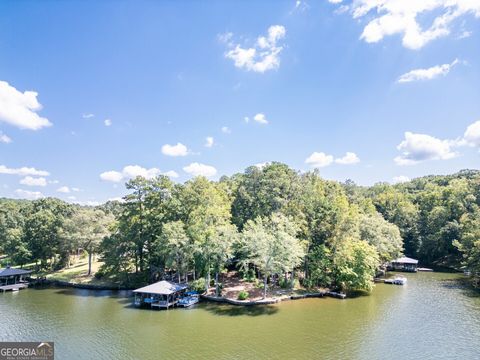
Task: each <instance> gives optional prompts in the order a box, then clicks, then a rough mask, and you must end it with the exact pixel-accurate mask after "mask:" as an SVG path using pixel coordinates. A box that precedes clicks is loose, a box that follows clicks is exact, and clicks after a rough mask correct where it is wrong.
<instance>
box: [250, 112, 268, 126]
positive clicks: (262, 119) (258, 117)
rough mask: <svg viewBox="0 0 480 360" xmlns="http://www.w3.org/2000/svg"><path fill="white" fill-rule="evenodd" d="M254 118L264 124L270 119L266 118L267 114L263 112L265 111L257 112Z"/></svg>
mask: <svg viewBox="0 0 480 360" xmlns="http://www.w3.org/2000/svg"><path fill="white" fill-rule="evenodd" d="M253 120H255V121H256V122H258V123H259V124H264V125H266V124H268V120H267V119H266V117H265V114H263V113H258V114H256V115H255V116H254V117H253Z"/></svg>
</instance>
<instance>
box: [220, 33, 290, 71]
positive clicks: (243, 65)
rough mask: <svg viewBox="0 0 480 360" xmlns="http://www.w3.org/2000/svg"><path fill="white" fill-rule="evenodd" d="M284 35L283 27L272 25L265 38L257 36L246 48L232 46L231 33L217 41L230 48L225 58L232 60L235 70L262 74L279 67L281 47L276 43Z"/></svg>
mask: <svg viewBox="0 0 480 360" xmlns="http://www.w3.org/2000/svg"><path fill="white" fill-rule="evenodd" d="M285 34H286V30H285V27H283V26H282V25H272V26H270V27H269V28H268V34H267V36H259V37H258V38H257V40H256V42H255V44H254V45H253V46H252V47H248V48H244V47H242V46H241V45H240V44H234V43H233V42H232V38H233V34H232V33H227V34H224V35H221V36H219V39H220V40H221V41H222V42H225V43H226V44H227V46H228V47H229V48H230V50H228V51H227V52H226V53H225V57H226V58H228V59H231V60H233V62H234V64H235V66H236V67H237V68H240V69H244V70H247V71H254V72H259V73H264V72H265V71H268V70H274V69H278V67H279V66H280V53H281V52H282V50H283V46H281V45H279V44H278V43H279V41H280V40H282V39H283V38H284V37H285Z"/></svg>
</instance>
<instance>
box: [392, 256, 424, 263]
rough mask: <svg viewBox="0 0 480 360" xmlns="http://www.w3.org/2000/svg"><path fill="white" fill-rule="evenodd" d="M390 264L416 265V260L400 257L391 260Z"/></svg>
mask: <svg viewBox="0 0 480 360" xmlns="http://www.w3.org/2000/svg"><path fill="white" fill-rule="evenodd" d="M392 263H400V264H418V260H415V259H412V258H409V257H406V256H404V257H401V258H398V259H395V260H392Z"/></svg>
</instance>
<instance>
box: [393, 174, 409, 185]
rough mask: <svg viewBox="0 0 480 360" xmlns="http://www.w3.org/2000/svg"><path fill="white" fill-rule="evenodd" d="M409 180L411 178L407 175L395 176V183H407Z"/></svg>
mask: <svg viewBox="0 0 480 360" xmlns="http://www.w3.org/2000/svg"><path fill="white" fill-rule="evenodd" d="M409 181H410V178H409V177H408V176H405V175H400V176H395V177H394V178H393V183H394V184H400V183H405V182H409Z"/></svg>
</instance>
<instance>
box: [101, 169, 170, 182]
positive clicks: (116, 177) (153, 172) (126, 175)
mask: <svg viewBox="0 0 480 360" xmlns="http://www.w3.org/2000/svg"><path fill="white" fill-rule="evenodd" d="M160 174H161V172H160V170H159V169H157V168H151V169H146V168H144V167H141V166H139V165H127V166H125V167H124V168H123V170H122V172H119V171H113V170H112V171H105V172H103V173H101V174H100V179H102V180H103V181H110V182H115V183H118V182H120V181H122V180H127V179H132V178H135V177H137V176H142V177H144V178H146V179H152V178H154V177H156V176H158V175H160Z"/></svg>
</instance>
